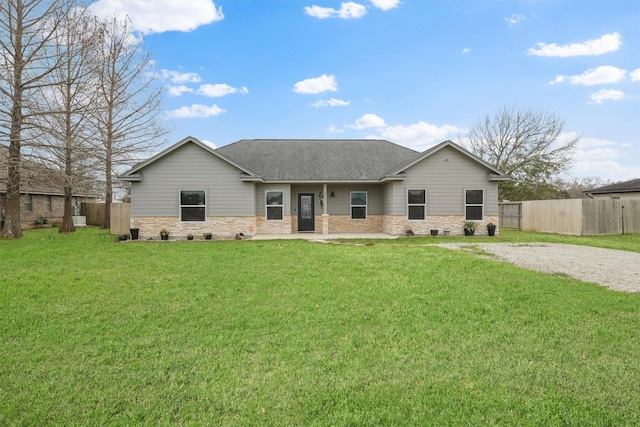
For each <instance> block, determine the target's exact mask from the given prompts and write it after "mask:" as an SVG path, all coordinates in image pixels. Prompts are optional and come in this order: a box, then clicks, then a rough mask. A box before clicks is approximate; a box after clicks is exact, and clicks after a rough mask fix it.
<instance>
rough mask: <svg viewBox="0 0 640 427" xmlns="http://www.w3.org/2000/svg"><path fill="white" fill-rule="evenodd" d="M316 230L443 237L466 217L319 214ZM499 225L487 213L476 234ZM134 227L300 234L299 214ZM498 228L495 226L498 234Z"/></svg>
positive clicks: (162, 221)
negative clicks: (433, 233)
mask: <svg viewBox="0 0 640 427" xmlns="http://www.w3.org/2000/svg"><path fill="white" fill-rule="evenodd" d="M315 220H316V224H315V226H316V229H315V232H316V233H321V232H323V230H324V229H323V221H326V220H328V232H329V233H372V232H373V233H379V232H384V233H387V234H392V235H405V234H406V232H407V230H412V231H413V232H414V233H415V234H416V235H428V234H430V232H431V230H432V229H437V230H438V231H439V233H438V235H440V236H442V235H443V232H444V230H445V229H448V230H450V235H451V236H463V235H464V230H463V225H464V217H463V216H461V215H460V216H455V215H452V216H429V217H427V220H426V221H409V220H407V217H406V216H404V215H369V216H368V217H367V219H366V220H355V219H351V217H350V216H349V215H328V216H326V217H323V216H322V215H317V216H316V219H315ZM490 222H491V223H494V224H496V225H498V216H497V215H496V216H487V217H485V219H484V220H483V221H476V232H475V235H476V236H486V235H487V234H488V232H487V224H489V223H490ZM131 227H132V228H139V229H140V239H147V238H149V237H152V238H158V239H159V238H160V230H161V229H162V228H166V229H167V230H169V238H170V239H172V238H173V239H175V238H185V237H186V236H187V234H189V233H191V234H193V235H194V236H195V237H196V238H198V239H200V238H202V236H203V234H204V233H211V234H213V236H214V238H216V237H217V238H233V237H235V235H236V234H237V233H244V235H245V236H247V237H251V236H253V235H255V234H291V233H297V216H296V215H288V216H285V217H284V219H283V220H282V221H266V220H265V218H264V217H257V218H256V217H207V220H206V221H204V222H180V220H179V219H178V218H176V217H135V218H134V217H132V218H131ZM498 234H499V228H498V227H496V235H498Z"/></svg>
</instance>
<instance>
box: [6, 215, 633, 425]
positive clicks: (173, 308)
mask: <svg viewBox="0 0 640 427" xmlns="http://www.w3.org/2000/svg"><path fill="white" fill-rule="evenodd" d="M434 239H436V238H431V239H429V238H424V239H423V238H419V239H400V240H398V241H397V242H389V241H387V242H384V244H382V243H380V244H378V243H376V244H374V245H333V244H322V243H309V242H306V241H293V240H292V241H214V242H205V241H194V242H188V241H184V242H177V243H176V242H163V243H161V242H154V243H151V242H127V243H116V242H115V241H114V237H113V236H109V235H107V234H105V233H104V232H102V231H100V230H97V229H92V228H88V229H80V230H79V231H78V232H76V233H73V234H69V235H62V234H59V233H57V230H55V229H43V230H32V231H27V232H26V233H25V237H24V238H23V239H20V240H12V241H0V269H1V271H2V273H1V274H2V279H1V285H0V346H1V347H0V348H1V353H0V355H1V356H2V357H1V359H0V425H3V426H12V425H29V426H31V425H38V426H42V425H64V426H73V425H123V426H130V425H141V424H142V425H154V426H155V425H234V426H235V425H260V426H269V425H273V426H276V425H277V426H282V425H285V426H286V425H291V426H301V425H312V426H313V425H318V426H345V425H353V426H363V425H372V426H373V425H375V426H378V425H393V426H397V425H419V426H423V425H438V426H442V425H518V426H522V425H532V426H540V425H544V426H549V425H573V426H588V425H593V426H609V425H639V424H640V357H639V355H640V295H629V294H624V293H620V292H614V291H611V290H608V289H606V288H604V287H600V286H597V285H594V284H587V283H582V282H578V281H575V280H571V279H567V278H563V277H554V276H549V275H545V274H541V273H536V272H532V271H528V270H524V269H521V268H518V267H515V266H512V265H509V264H506V263H501V262H497V261H493V260H488V259H483V258H480V257H477V256H474V255H472V254H468V253H464V252H459V251H451V250H446V249H442V248H438V247H434V246H423V245H422V244H419V245H413V244H411V243H414V242H415V243H421V242H422V241H423V240H424V241H433V240H434ZM499 239H500V241H532V240H522V239H536V240H543V241H564V240H565V238H564V237H562V236H552V235H535V236H534V237H532V235H531V234H530V233H524V234H520V233H514V232H507V233H505V234H504V235H503V236H502V237H500V238H499ZM581 239H584V240H581ZM594 239H595V243H594V242H593V241H594ZM460 240H464V241H467V240H468V239H466V240H465V238H460ZM567 240H570V241H568V242H569V243H575V242H576V240H577V242H584V243H587V244H596V245H598V246H604V247H616V248H621V249H625V248H627V249H629V248H628V247H633V248H635V249H636V250H638V249H637V248H638V247H639V246H640V245H638V243H640V239H639V238H638V237H636V236H612V237H606V238H602V239H601V238H575V237H574V238H567ZM477 241H482V240H481V239H479V240H477Z"/></svg>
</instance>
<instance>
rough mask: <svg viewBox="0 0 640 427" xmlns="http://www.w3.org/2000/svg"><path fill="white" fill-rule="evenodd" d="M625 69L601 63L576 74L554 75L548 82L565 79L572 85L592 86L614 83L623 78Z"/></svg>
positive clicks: (554, 82) (625, 72) (553, 82)
mask: <svg viewBox="0 0 640 427" xmlns="http://www.w3.org/2000/svg"><path fill="white" fill-rule="evenodd" d="M626 74H627V70H623V69H621V68H618V67H614V66H612V65H603V66H600V67H598V68H594V69H591V70H587V71H585V72H584V73H582V74H578V75H576V76H561V75H559V76H556V78H555V80H553V81H551V82H549V83H550V84H556V83H562V82H564V81H566V80H569V82H570V83H571V84H572V85H584V86H594V85H601V84H608V83H616V82H619V81H621V80H623V79H624V76H625V75H626Z"/></svg>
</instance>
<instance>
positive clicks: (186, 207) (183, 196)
mask: <svg viewBox="0 0 640 427" xmlns="http://www.w3.org/2000/svg"><path fill="white" fill-rule="evenodd" d="M205 200H206V196H205V192H204V191H202V190H182V191H180V221H205V220H206V218H207V206H206V202H205Z"/></svg>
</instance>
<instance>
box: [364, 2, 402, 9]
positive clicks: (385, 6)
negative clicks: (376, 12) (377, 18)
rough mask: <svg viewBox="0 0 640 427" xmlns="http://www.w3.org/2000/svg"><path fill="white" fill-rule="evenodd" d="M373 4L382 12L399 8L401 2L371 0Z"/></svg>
mask: <svg viewBox="0 0 640 427" xmlns="http://www.w3.org/2000/svg"><path fill="white" fill-rule="evenodd" d="M371 4H373V6H374V7H376V8H378V9H380V10H384V11H387V10H390V9H393V8H396V7H398V5H399V4H400V0H371Z"/></svg>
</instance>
